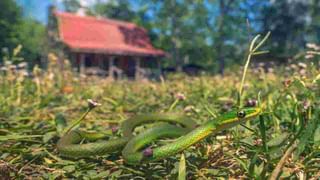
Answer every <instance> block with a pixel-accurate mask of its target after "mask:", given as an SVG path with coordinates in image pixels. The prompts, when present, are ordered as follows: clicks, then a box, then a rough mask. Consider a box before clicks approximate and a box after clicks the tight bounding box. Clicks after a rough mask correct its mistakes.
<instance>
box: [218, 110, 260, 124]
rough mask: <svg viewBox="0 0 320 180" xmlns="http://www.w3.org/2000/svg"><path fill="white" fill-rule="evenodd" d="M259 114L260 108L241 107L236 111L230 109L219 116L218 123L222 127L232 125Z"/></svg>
mask: <svg viewBox="0 0 320 180" xmlns="http://www.w3.org/2000/svg"><path fill="white" fill-rule="evenodd" d="M259 114H261V109H260V108H243V109H239V110H236V111H231V112H228V113H226V114H224V115H222V116H220V118H219V120H218V125H221V126H222V128H227V127H232V126H234V125H237V124H239V123H243V122H245V121H247V120H249V119H252V118H254V117H256V116H258V115H259Z"/></svg>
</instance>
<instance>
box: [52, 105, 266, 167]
mask: <svg viewBox="0 0 320 180" xmlns="http://www.w3.org/2000/svg"><path fill="white" fill-rule="evenodd" d="M260 113H261V110H260V108H245V109H242V110H240V111H231V112H228V113H225V114H223V115H221V116H219V117H217V118H213V119H211V120H209V121H207V122H206V123H204V124H203V125H201V126H198V127H196V123H195V122H194V121H192V120H190V119H188V118H184V117H181V116H175V115H165V114H151V115H144V116H136V117H134V118H131V119H128V120H126V121H124V122H123V123H122V126H121V129H122V130H123V137H121V138H118V139H113V140H109V141H100V142H94V143H87V144H79V142H80V141H81V140H82V139H84V138H88V139H91V140H94V139H99V138H102V137H103V135H100V134H91V135H90V134H87V133H84V132H81V131H71V132H70V133H68V134H66V135H65V136H63V137H62V138H61V139H60V140H59V142H58V150H59V152H60V153H61V155H63V156H66V157H88V156H92V155H100V154H105V153H110V152H114V151H118V150H121V149H123V150H122V155H123V159H124V160H125V162H126V163H128V164H140V163H146V162H151V161H157V160H161V159H164V158H167V157H169V156H172V155H174V154H177V153H179V152H181V151H183V150H185V149H187V148H188V147H190V146H192V145H194V144H195V143H197V142H199V141H201V140H202V139H204V138H206V137H208V136H209V135H210V134H214V133H217V132H220V131H223V130H226V129H229V128H231V127H234V126H236V125H238V124H240V123H243V122H245V121H247V120H249V119H252V118H254V117H256V116H258V115H259V114H260ZM153 122H160V123H158V124H157V125H155V126H153V127H151V128H149V129H147V130H146V131H144V132H141V133H140V134H138V135H137V136H134V135H133V131H134V129H135V127H137V126H140V125H143V124H145V123H153ZM174 124H175V125H174ZM177 124H178V125H180V126H176V125H177ZM160 138H177V139H176V140H175V141H174V142H172V143H168V144H165V145H163V146H159V147H156V148H153V149H151V152H149V153H147V154H146V153H145V151H143V150H144V148H145V147H146V145H148V144H150V143H152V142H154V141H155V140H157V139H160Z"/></svg>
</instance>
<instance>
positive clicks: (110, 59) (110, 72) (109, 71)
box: [108, 56, 114, 79]
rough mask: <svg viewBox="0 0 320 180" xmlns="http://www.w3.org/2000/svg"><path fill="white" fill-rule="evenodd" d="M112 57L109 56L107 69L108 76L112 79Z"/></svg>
mask: <svg viewBox="0 0 320 180" xmlns="http://www.w3.org/2000/svg"><path fill="white" fill-rule="evenodd" d="M113 66H114V57H113V56H111V57H110V58H109V70H108V73H109V78H111V79H113V70H114V67H113Z"/></svg>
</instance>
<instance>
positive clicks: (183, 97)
mask: <svg viewBox="0 0 320 180" xmlns="http://www.w3.org/2000/svg"><path fill="white" fill-rule="evenodd" d="M176 99H178V100H180V101H183V100H185V99H186V96H185V95H184V94H182V93H177V94H176Z"/></svg>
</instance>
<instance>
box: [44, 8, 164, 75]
mask: <svg viewBox="0 0 320 180" xmlns="http://www.w3.org/2000/svg"><path fill="white" fill-rule="evenodd" d="M47 29H48V40H49V44H51V47H54V49H60V50H62V51H60V54H61V52H62V56H67V57H68V59H70V61H71V65H72V67H73V68H74V69H76V70H77V71H78V72H79V73H80V74H86V75H90V74H95V75H100V76H108V77H110V78H121V77H126V78H129V79H140V78H142V77H147V76H148V75H150V74H151V73H152V71H157V72H160V61H161V60H162V59H163V57H164V56H166V53H165V52H164V51H162V50H160V49H156V48H154V47H153V45H152V44H151V41H150V39H149V37H148V32H147V31H146V30H145V29H144V28H142V27H139V26H137V25H136V24H134V23H131V22H124V21H119V20H114V19H108V18H101V17H100V18H99V17H91V16H81V15H76V14H72V13H67V12H58V11H56V9H55V8H54V7H51V8H50V12H49V19H48V27H47ZM58 54H59V53H58Z"/></svg>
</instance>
